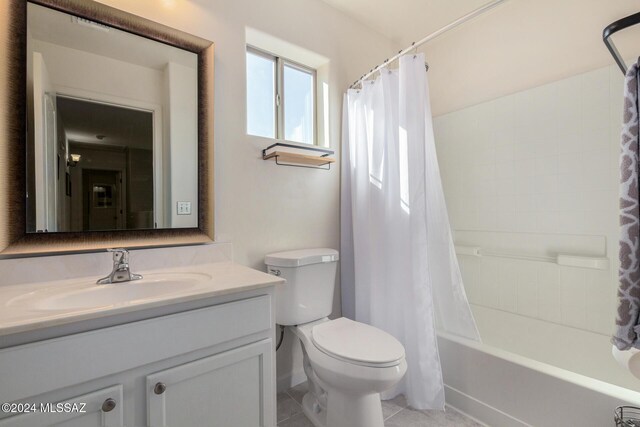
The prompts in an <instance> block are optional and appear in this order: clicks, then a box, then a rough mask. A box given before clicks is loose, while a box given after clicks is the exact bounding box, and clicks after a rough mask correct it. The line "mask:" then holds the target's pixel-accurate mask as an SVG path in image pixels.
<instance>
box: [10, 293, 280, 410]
mask: <svg viewBox="0 0 640 427" xmlns="http://www.w3.org/2000/svg"><path fill="white" fill-rule="evenodd" d="M271 321H272V316H271V298H270V296H269V295H263V296H258V297H254V298H248V299H244V300H240V301H234V302H230V303H224V304H220V305H216V306H211V307H206V308H202V309H198V310H192V311H186V312H182V313H177V314H172V315H169V316H163V317H158V318H154V319H148V320H143V321H139V322H134V323H129V324H123V325H119V326H114V327H110V328H105V329H100V330H96V331H89V332H84V333H81V334H75V335H69V336H66V337H61V338H55V339H52V340H47V341H41V342H36V343H31V344H26V345H22V346H17V347H10V348H6V349H2V350H0V378H2V387H0V402H12V401H17V400H19V399H24V398H26V397H29V396H35V395H38V394H42V393H46V392H49V391H52V390H56V389H61V388H64V387H67V386H70V385H74V384H79V383H82V382H85V381H90V380H92V379H96V378H100V377H104V376H106V375H110V374H114V373H117V372H123V371H127V370H129V369H132V368H135V367H139V366H143V365H147V364H150V363H153V362H157V361H160V360H164V359H168V358H170V357H174V356H178V355H181V354H185V353H189V352H191V351H195V350H198V349H202V348H207V347H212V346H215V345H217V344H221V343H224V342H227V341H231V340H234V339H237V338H241V337H244V336H247V335H251V334H256V333H259V332H262V331H268V330H269V329H270V328H271ZM51 360H56V361H57V363H56V367H55V369H51V365H50V361H51ZM16 367H20V369H16Z"/></svg>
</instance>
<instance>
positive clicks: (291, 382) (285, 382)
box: [276, 371, 307, 393]
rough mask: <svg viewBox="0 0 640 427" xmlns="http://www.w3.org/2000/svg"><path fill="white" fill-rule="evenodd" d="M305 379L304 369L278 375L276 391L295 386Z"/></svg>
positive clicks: (279, 391)
mask: <svg viewBox="0 0 640 427" xmlns="http://www.w3.org/2000/svg"><path fill="white" fill-rule="evenodd" d="M306 380H307V376H306V375H305V374H304V371H298V372H290V373H287V374H284V375H282V376H278V380H277V385H276V386H277V389H278V393H281V392H283V391H287V390H289V389H290V388H291V387H295V386H297V385H298V384H302V383H303V382H305V381H306Z"/></svg>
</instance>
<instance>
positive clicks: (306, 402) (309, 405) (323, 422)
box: [302, 393, 327, 427]
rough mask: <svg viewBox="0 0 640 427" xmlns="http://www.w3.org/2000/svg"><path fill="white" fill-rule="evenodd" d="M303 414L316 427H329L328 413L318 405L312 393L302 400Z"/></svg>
mask: <svg viewBox="0 0 640 427" xmlns="http://www.w3.org/2000/svg"><path fill="white" fill-rule="evenodd" d="M302 412H304V414H305V415H306V416H307V418H308V419H309V421H311V423H312V424H313V425H314V426H315V427H327V413H326V411H325V410H324V409H322V407H321V406H320V405H318V403H317V401H316V398H315V396H314V395H313V394H312V393H307V394H305V395H304V397H303V398H302Z"/></svg>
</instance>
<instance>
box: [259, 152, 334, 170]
mask: <svg viewBox="0 0 640 427" xmlns="http://www.w3.org/2000/svg"><path fill="white" fill-rule="evenodd" d="M262 159H263V160H269V159H275V160H276V162H286V163H295V164H299V165H306V166H317V167H318V166H325V165H330V164H331V163H334V162H335V161H336V159H334V158H333V157H322V156H310V155H308V154H298V153H289V152H286V151H274V152H272V153H269V154H267V155H265V156H263V157H262Z"/></svg>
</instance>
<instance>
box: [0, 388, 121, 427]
mask: <svg viewBox="0 0 640 427" xmlns="http://www.w3.org/2000/svg"><path fill="white" fill-rule="evenodd" d="M31 403H35V405H36V406H37V408H38V410H42V411H43V412H29V413H25V414H22V415H16V416H13V417H9V418H5V419H3V420H0V427H48V426H55V427H94V426H95V427H122V425H123V419H122V413H123V411H122V386H121V385H116V386H113V387H109V388H105V389H102V390H98V391H95V392H93V393H89V394H85V395H82V396H77V397H73V398H70V399H65V400H62V401H58V402H55V403H51V405H50V406H48V407H47V406H46V405H47V403H46V402H29V404H31ZM41 403H42V404H44V405H45V406H44V407H41V406H40V404H41ZM56 403H61V404H69V406H67V407H64V406H63V407H62V408H58V407H57V406H56ZM71 405H75V406H71ZM52 411H60V412H52Z"/></svg>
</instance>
